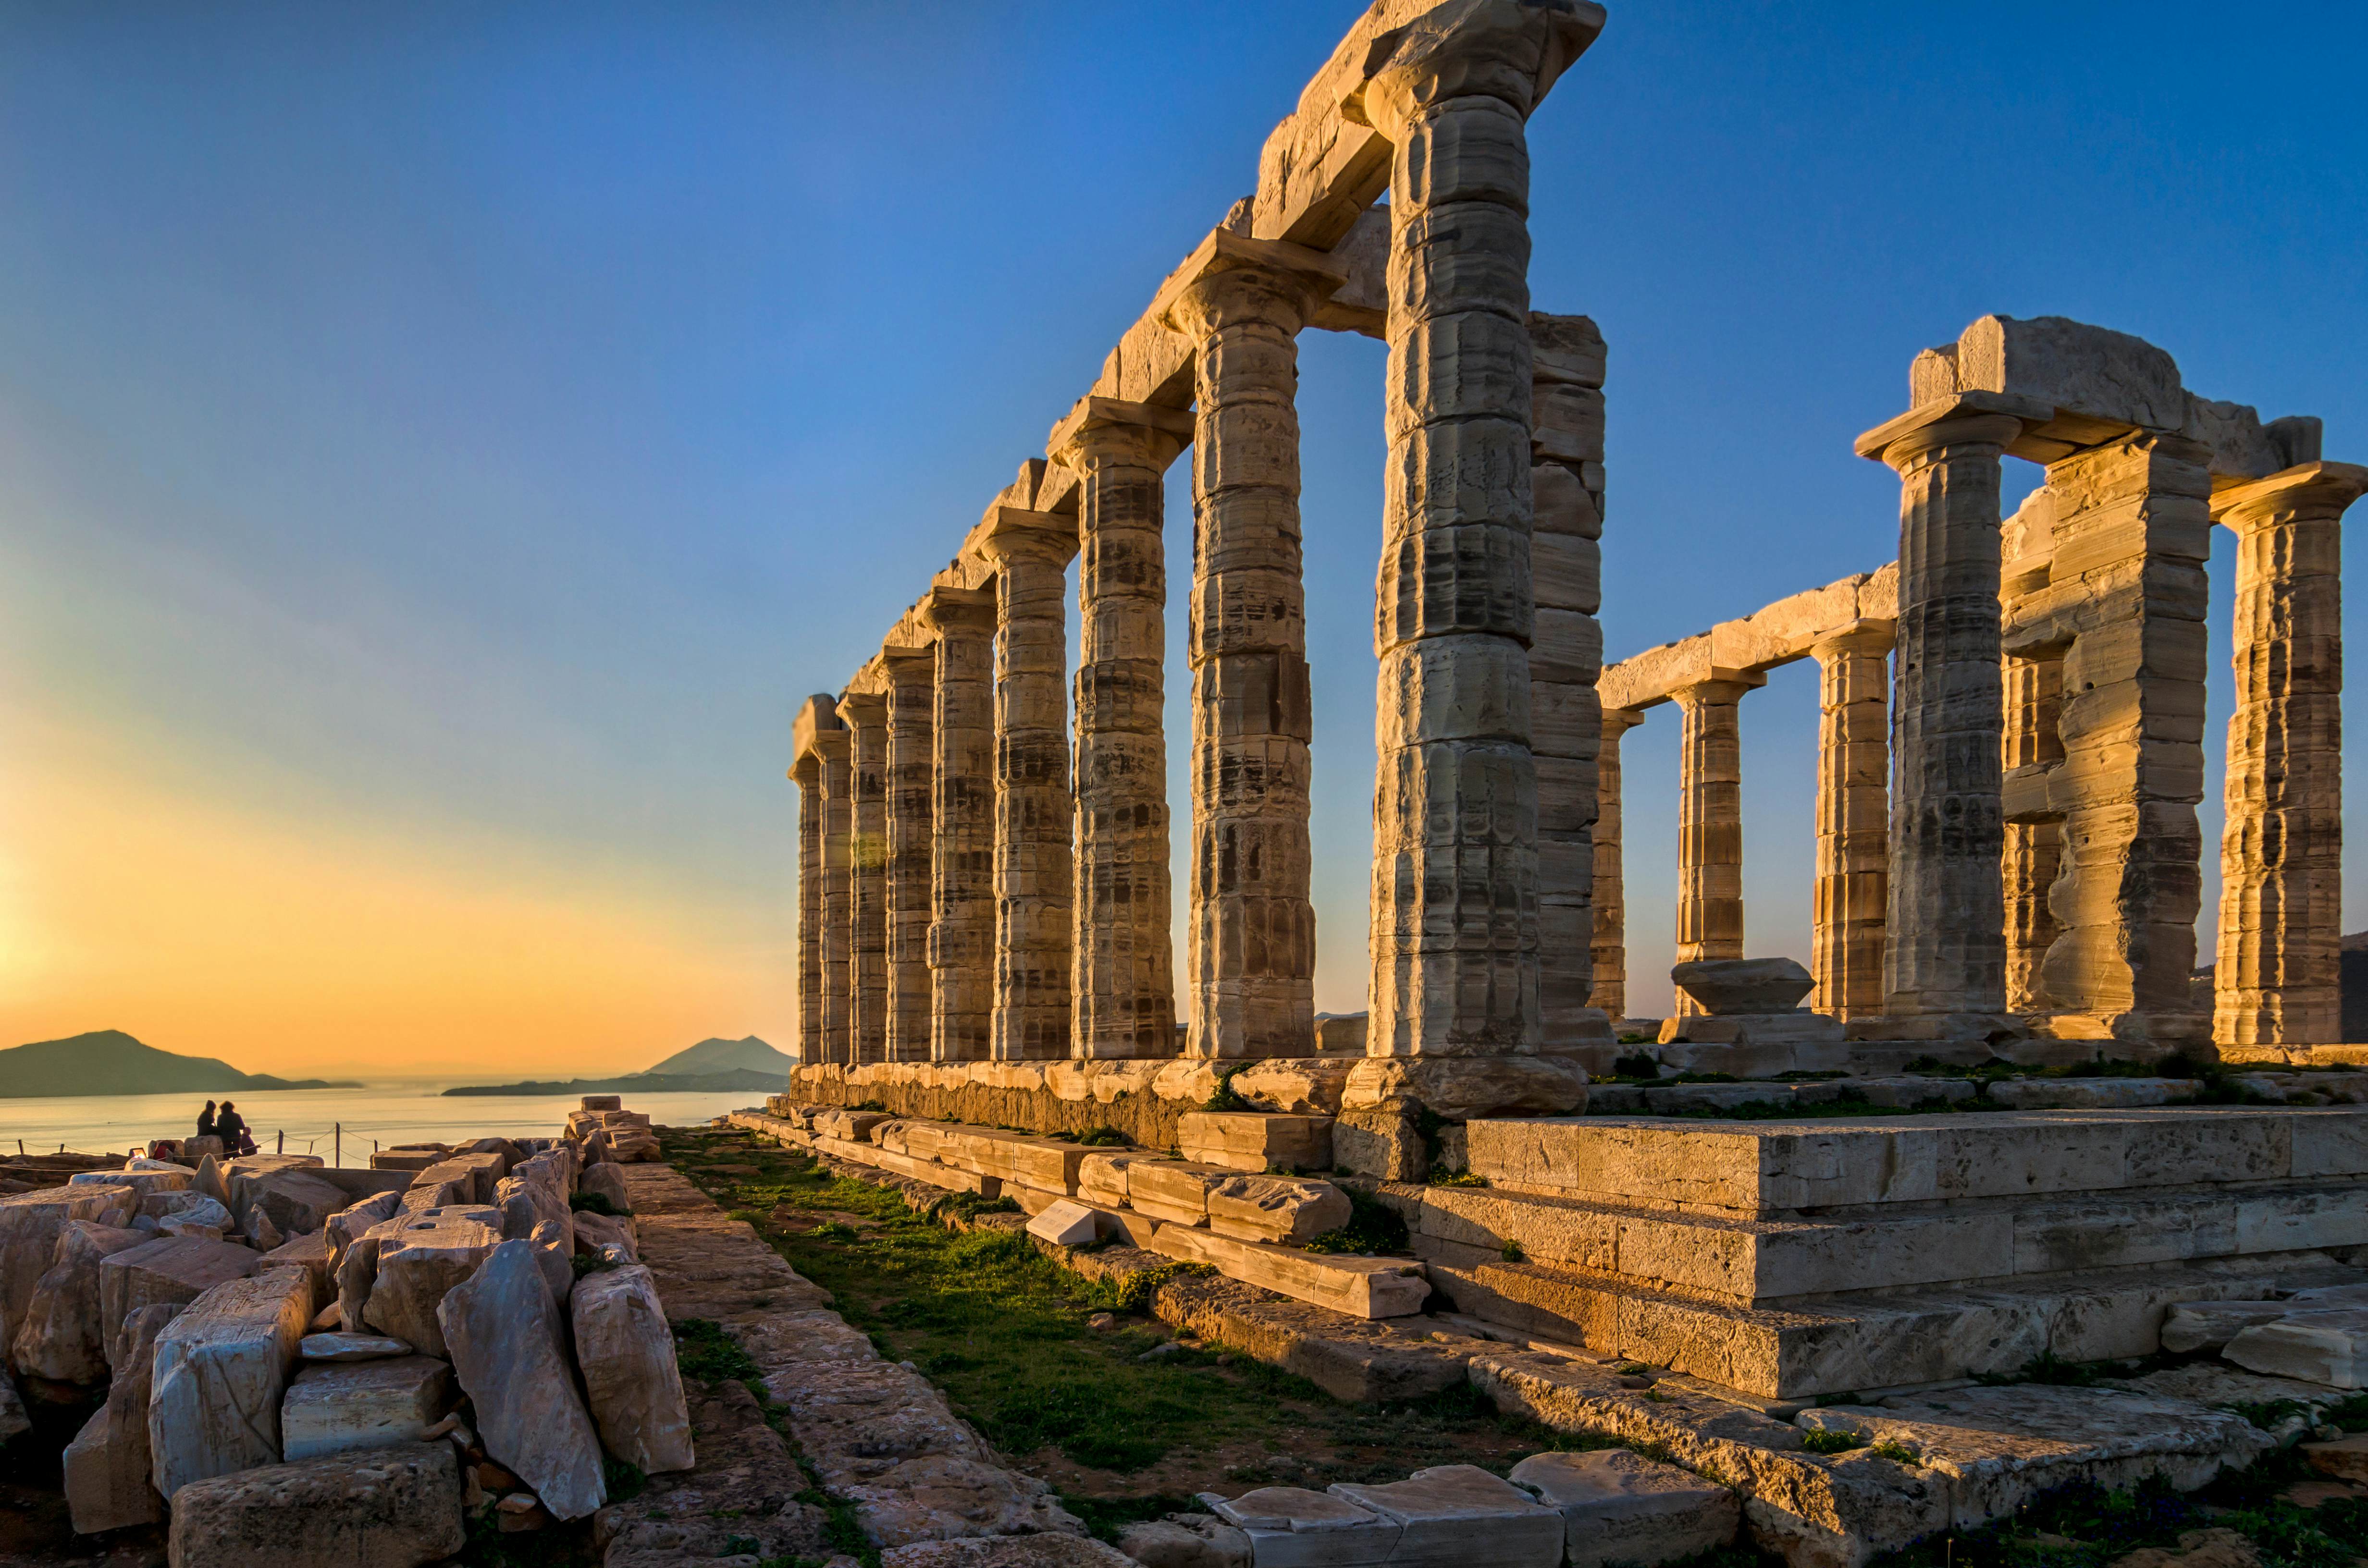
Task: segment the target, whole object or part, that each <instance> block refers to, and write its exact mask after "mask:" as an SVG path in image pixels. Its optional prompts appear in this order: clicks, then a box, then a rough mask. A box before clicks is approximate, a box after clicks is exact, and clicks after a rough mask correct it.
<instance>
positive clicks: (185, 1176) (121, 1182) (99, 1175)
mask: <svg viewBox="0 0 2368 1568" xmlns="http://www.w3.org/2000/svg"><path fill="white" fill-rule="evenodd" d="M197 1184H198V1173H197V1172H196V1171H194V1170H191V1169H189V1168H188V1166H186V1165H170V1166H166V1167H165V1168H164V1169H161V1170H139V1171H134V1170H121V1171H77V1172H75V1173H74V1175H73V1176H68V1177H66V1185H67V1186H68V1187H130V1188H131V1190H132V1191H134V1192H136V1193H138V1194H139V1195H140V1196H141V1198H142V1199H148V1198H153V1197H154V1196H155V1195H156V1194H158V1193H160V1192H188V1191H192V1190H194V1189H195V1188H196V1187H197Z"/></svg>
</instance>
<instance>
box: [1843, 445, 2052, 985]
mask: <svg viewBox="0 0 2368 1568" xmlns="http://www.w3.org/2000/svg"><path fill="white" fill-rule="evenodd" d="M1947 406H1948V407H1949V408H1950V409H1951V410H1952V413H1951V415H1950V416H1948V417H1935V418H1933V419H1931V420H1930V421H1928V422H1922V423H1918V424H1916V425H1914V426H1912V427H1911V428H1907V429H1901V430H1896V431H1895V430H1894V429H1893V428H1892V427H1891V426H1886V427H1884V432H1883V433H1882V434H1884V435H1885V436H1886V437H1887V438H1886V439H1884V441H1883V442H1882V444H1881V446H1880V448H1879V449H1875V450H1873V451H1869V452H1868V455H1870V456H1878V457H1880V458H1881V459H1882V460H1884V462H1886V463H1888V464H1890V465H1891V466H1892V467H1893V468H1894V469H1896V470H1897V471H1898V473H1899V478H1900V503H1899V642H1898V653H1897V658H1896V667H1895V669H1894V672H1893V677H1892V684H1893V692H1894V710H1893V718H1892V726H1893V727H1892V735H1893V743H1894V744H1893V753H1892V779H1893V785H1894V788H1893V795H1892V813H1891V887H1890V904H1891V907H1890V912H1889V917H1888V920H1887V922H1886V924H1887V926H1888V927H1889V939H1888V941H1887V942H1886V943H1885V946H1884V1011H1885V1012H1886V1013H1889V1014H1894V1015H1914V1014H1929V1015H1942V1016H1945V1015H1951V1014H1968V1013H1970V1014H1978V1015H1985V1016H1991V1017H1995V1016H1998V1015H1999V1014H2001V1013H2002V1012H2003V1010H2004V1008H2005V1006H2006V985H2005V934H2004V926H2005V920H2006V912H2005V906H2004V897H2003V894H2002V892H2001V889H2000V883H1999V879H1998V856H1999V852H2000V850H2001V848H2002V847H2003V846H2004V843H2005V836H2006V835H2005V833H2004V829H2003V824H2002V820H2001V818H2000V814H1999V804H1998V775H1999V764H1998V726H1999V722H2000V713H2001V705H2002V703H2003V701H2004V693H2003V690H2002V688H2001V686H2000V682H1999V675H1998V521H1999V519H1998V460H1999V458H2000V457H2002V456H2003V455H2004V454H2005V451H2006V445H2007V443H2008V442H2009V441H2010V440H2012V439H2014V438H2015V437H2017V436H2018V435H2020V434H2021V430H2022V424H2023V422H2022V421H2021V419H2020V418H2018V417H2016V416H2014V415H2003V414H1993V413H1985V412H1978V411H1975V412H1965V411H1964V409H1963V408H1962V407H1961V406H1960V405H1959V404H1958V403H1952V404H1949V405H1947ZM1861 450H1866V448H1865V447H1863V446H1862V447H1861Z"/></svg>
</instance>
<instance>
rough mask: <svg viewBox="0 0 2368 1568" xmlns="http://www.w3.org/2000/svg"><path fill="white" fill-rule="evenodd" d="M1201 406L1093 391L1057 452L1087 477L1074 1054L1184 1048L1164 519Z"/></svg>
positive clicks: (1080, 570)
mask: <svg viewBox="0 0 2368 1568" xmlns="http://www.w3.org/2000/svg"><path fill="white" fill-rule="evenodd" d="M1190 427H1191V419H1190V415H1185V414H1182V413H1180V412H1179V411H1177V410H1174V409H1156V408H1149V407H1146V406H1144V405H1143V404H1140V403H1119V402H1115V401H1113V400H1110V399H1107V398H1088V399H1087V400H1086V402H1085V403H1082V404H1080V405H1079V407H1078V408H1077V409H1076V411H1075V412H1073V413H1072V414H1071V415H1069V416H1068V417H1067V418H1065V419H1064V420H1063V421H1062V422H1061V424H1060V425H1059V426H1055V427H1054V430H1053V440H1052V443H1051V445H1050V448H1049V450H1050V451H1051V452H1052V454H1053V458H1054V459H1055V460H1057V461H1059V462H1061V463H1063V464H1064V465H1066V466H1067V467H1069V468H1071V469H1073V470H1075V471H1076V474H1077V528H1078V540H1079V544H1080V553H1079V556H1078V565H1077V601H1078V610H1079V617H1080V622H1081V642H1082V646H1081V647H1080V648H1079V649H1078V668H1077V687H1076V725H1077V732H1076V769H1077V772H1076V796H1077V805H1076V824H1077V826H1076V865H1077V869H1076V957H1075V959H1074V960H1073V968H1072V971H1071V972H1072V979H1071V983H1070V994H1071V998H1072V1002H1071V1006H1072V1011H1073V1017H1074V1019H1075V1023H1074V1038H1075V1044H1074V1046H1073V1048H1072V1049H1073V1050H1074V1051H1075V1052H1076V1055H1078V1056H1079V1057H1084V1058H1094V1059H1111V1058H1127V1057H1165V1056H1172V1055H1174V1054H1176V966H1175V955H1174V950H1173V949H1172V947H1171V945H1170V942H1169V939H1168V916H1169V907H1168V905H1169V892H1168V888H1169V884H1168V874H1167V734H1166V728H1165V722H1164V720H1163V717H1162V712H1161V708H1162V702H1163V698H1164V691H1165V682H1164V676H1163V672H1162V661H1163V660H1164V659H1165V657H1166V654H1167V561H1166V551H1165V548H1164V544H1163V541H1162V540H1161V537H1160V531H1161V528H1162V527H1163V525H1164V524H1165V522H1166V512H1165V507H1164V504H1163V496H1162V487H1161V481H1160V476H1161V474H1162V473H1163V472H1165V471H1166V469H1167V465H1168V464H1169V463H1170V462H1172V461H1174V460H1175V458H1176V454H1177V452H1178V451H1179V450H1181V449H1182V447H1183V439H1184V437H1185V436H1186V435H1187V434H1188V433H1189V432H1190Z"/></svg>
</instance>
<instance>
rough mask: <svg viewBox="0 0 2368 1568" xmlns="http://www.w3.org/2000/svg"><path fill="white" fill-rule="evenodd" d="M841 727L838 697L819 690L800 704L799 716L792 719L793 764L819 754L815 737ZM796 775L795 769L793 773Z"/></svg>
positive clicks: (791, 753) (791, 744)
mask: <svg viewBox="0 0 2368 1568" xmlns="http://www.w3.org/2000/svg"><path fill="white" fill-rule="evenodd" d="M839 727H840V723H839V717H838V699H837V698H836V697H833V696H831V695H830V694H829V693H828V692H826V691H818V692H816V693H814V695H813V696H812V697H809V698H807V699H805V700H804V701H803V702H801V703H800V704H798V713H797V717H796V718H794V719H792V720H791V721H790V757H791V762H792V765H795V764H797V763H803V761H804V760H805V759H806V757H807V756H810V755H811V756H820V755H821V753H820V752H819V751H818V750H817V749H816V748H815V746H814V737H815V736H817V735H824V734H827V733H830V732H831V731H833V730H836V729H838V728H839ZM791 777H792V778H794V777H796V774H795V772H794V766H793V770H792V772H791Z"/></svg>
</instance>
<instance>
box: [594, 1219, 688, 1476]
mask: <svg viewBox="0 0 2368 1568" xmlns="http://www.w3.org/2000/svg"><path fill="white" fill-rule="evenodd" d="M568 1312H569V1316H570V1319H571V1321H572V1323H573V1325H574V1327H575V1362H576V1365H577V1366H578V1367H579V1368H580V1369H582V1371H583V1374H584V1397H585V1403H586V1404H587V1405H588V1406H589V1407H590V1412H591V1415H592V1421H593V1425H594V1426H596V1427H598V1430H599V1433H600V1441H601V1444H602V1446H603V1447H605V1448H606V1449H608V1450H609V1452H610V1453H611V1454H614V1455H615V1456H616V1457H617V1458H619V1459H620V1460H625V1461H626V1462H627V1463H628V1464H632V1465H637V1466H639V1467H640V1468H641V1469H642V1470H643V1471H644V1472H645V1473H647V1474H651V1475H657V1474H660V1473H662V1472H665V1471H677V1470H689V1469H690V1468H691V1466H692V1465H693V1464H694V1463H695V1462H696V1458H695V1456H694V1454H693V1452H692V1449H691V1439H690V1411H689V1405H688V1404H686V1403H684V1400H683V1393H682V1375H681V1373H680V1371H679V1370H678V1369H677V1367H676V1365H675V1350H674V1333H673V1331H672V1330H671V1329H670V1328H668V1327H667V1326H666V1309H665V1308H664V1307H663V1306H661V1305H660V1304H659V1302H658V1292H657V1287H656V1285H655V1283H654V1282H653V1281H652V1279H651V1278H650V1271H649V1270H648V1269H647V1268H643V1267H639V1266H635V1267H629V1268H612V1269H609V1270H608V1271H606V1272H604V1273H598V1274H591V1275H587V1276H586V1277H585V1278H583V1279H582V1280H581V1281H579V1282H578V1283H577V1285H576V1287H575V1297H574V1299H573V1300H572V1301H570V1302H569V1305H568Z"/></svg>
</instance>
